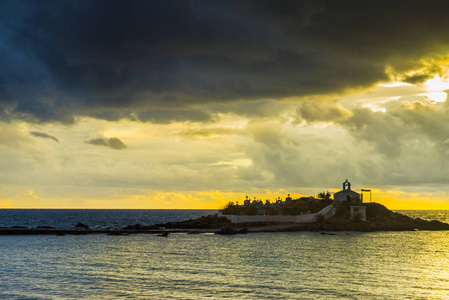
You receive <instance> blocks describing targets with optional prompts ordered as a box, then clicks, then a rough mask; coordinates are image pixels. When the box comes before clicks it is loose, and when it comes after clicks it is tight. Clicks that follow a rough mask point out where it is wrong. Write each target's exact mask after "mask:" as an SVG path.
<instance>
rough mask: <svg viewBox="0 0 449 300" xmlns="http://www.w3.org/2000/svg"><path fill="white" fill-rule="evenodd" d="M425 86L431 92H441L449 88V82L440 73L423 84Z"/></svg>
mask: <svg viewBox="0 0 449 300" xmlns="http://www.w3.org/2000/svg"><path fill="white" fill-rule="evenodd" d="M423 86H424V88H425V89H426V90H427V91H429V92H440V91H444V90H448V89H449V82H447V81H445V80H443V79H442V78H441V77H440V76H439V75H436V76H435V77H433V78H432V79H429V80H427V81H426V82H424V84H423Z"/></svg>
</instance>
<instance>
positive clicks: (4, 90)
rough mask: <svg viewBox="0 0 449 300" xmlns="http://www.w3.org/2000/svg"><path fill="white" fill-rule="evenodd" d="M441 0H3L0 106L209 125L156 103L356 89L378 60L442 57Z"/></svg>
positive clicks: (51, 114)
mask: <svg viewBox="0 0 449 300" xmlns="http://www.w3.org/2000/svg"><path fill="white" fill-rule="evenodd" d="M448 8H449V3H446V2H443V1H426V2H423V1H419V2H418V1H377V0H376V1H240V0H239V1H170V0H168V1H129V2H128V1H45V2H33V1H18V2H17V1H3V2H2V3H1V4H0V11H1V21H0V33H1V35H0V36H1V38H0V45H1V46H0V63H1V64H2V68H0V109H2V110H3V114H2V116H3V118H4V119H5V118H21V119H26V120H29V121H34V122H62V123H72V122H74V120H75V119H74V118H75V117H76V116H93V117H98V118H103V117H104V118H105V119H110V120H117V119H122V118H130V119H132V118H138V119H140V120H141V121H148V122H158V123H168V122H173V121H183V120H192V121H196V122H208V121H210V120H211V118H212V117H211V116H207V114H206V113H204V112H203V113H202V112H200V111H196V112H191V113H184V114H183V113H182V112H181V113H180V114H181V116H180V115H178V114H177V113H175V112H173V113H160V112H162V111H164V112H167V111H170V110H172V109H173V108H176V109H178V108H183V109H191V107H192V106H193V105H198V104H202V103H217V102H220V103H223V102H229V101H234V100H242V99H243V100H253V99H259V100H260V99H279V98H283V97H296V96H304V95H311V94H325V93H335V92H341V91H343V90H345V89H347V88H353V87H366V86H370V85H372V84H374V83H376V82H379V81H382V80H387V75H386V74H385V69H386V68H387V67H389V68H392V69H393V70H394V71H396V72H403V71H407V70H409V69H411V68H415V67H417V66H418V65H417V64H418V60H417V59H420V58H425V57H427V56H428V55H430V53H432V55H436V56H438V55H439V54H445V53H446V52H445V50H447V49H448V46H449V39H448V36H449V18H447V14H446V12H447V10H448ZM428 75H429V74H421V76H422V77H420V78H418V77H413V78H412V77H411V78H408V80H409V82H411V81H413V82H420V81H422V80H424V79H425V78H426V76H428ZM191 110H192V109H191ZM120 111H126V113H124V114H123V113H120Z"/></svg>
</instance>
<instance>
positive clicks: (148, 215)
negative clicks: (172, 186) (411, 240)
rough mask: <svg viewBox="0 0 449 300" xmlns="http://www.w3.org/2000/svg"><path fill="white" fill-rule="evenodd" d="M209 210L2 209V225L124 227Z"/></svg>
mask: <svg viewBox="0 0 449 300" xmlns="http://www.w3.org/2000/svg"><path fill="white" fill-rule="evenodd" d="M217 212H218V210H207V209H0V227H11V226H24V227H29V228H34V227H37V226H52V227H56V228H73V227H75V225H76V224H78V222H81V223H83V224H86V225H89V226H90V227H91V228H106V227H114V228H122V227H125V226H127V225H132V224H137V223H139V224H142V225H154V224H160V223H166V222H177V221H183V220H188V219H196V218H200V217H201V216H207V215H210V214H215V213H217Z"/></svg>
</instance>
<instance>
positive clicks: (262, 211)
mask: <svg viewBox="0 0 449 300" xmlns="http://www.w3.org/2000/svg"><path fill="white" fill-rule="evenodd" d="M329 204H332V199H331V194H330V193H329V192H321V193H319V194H318V195H317V196H316V197H312V196H310V197H301V198H298V199H292V198H291V197H290V195H289V196H288V197H287V198H286V199H285V201H282V200H280V198H278V199H276V201H275V202H270V200H265V203H264V202H263V201H262V200H256V199H254V200H253V201H250V200H249V199H248V196H247V198H246V200H245V202H244V204H243V205H238V203H237V204H236V203H234V202H233V201H230V202H228V203H227V204H226V205H225V206H224V207H223V208H222V209H221V210H220V212H221V213H222V214H223V215H249V216H251V215H267V216H273V215H302V214H311V213H317V212H319V211H320V210H322V209H323V208H325V207H326V206H328V205H329Z"/></svg>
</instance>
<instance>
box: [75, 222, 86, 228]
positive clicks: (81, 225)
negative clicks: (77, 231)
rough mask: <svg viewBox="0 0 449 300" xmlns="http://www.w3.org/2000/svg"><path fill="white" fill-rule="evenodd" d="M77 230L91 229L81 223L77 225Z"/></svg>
mask: <svg viewBox="0 0 449 300" xmlns="http://www.w3.org/2000/svg"><path fill="white" fill-rule="evenodd" d="M75 228H82V229H89V226H87V225H86V224H83V223H81V222H79V223H78V224H76V225H75Z"/></svg>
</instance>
